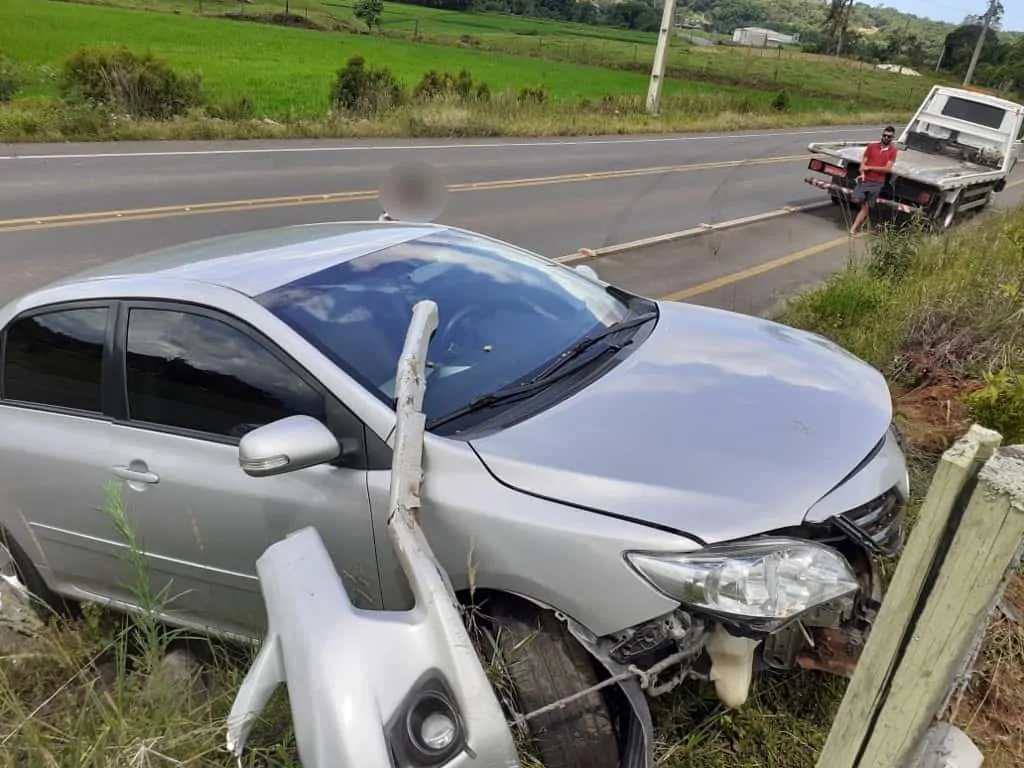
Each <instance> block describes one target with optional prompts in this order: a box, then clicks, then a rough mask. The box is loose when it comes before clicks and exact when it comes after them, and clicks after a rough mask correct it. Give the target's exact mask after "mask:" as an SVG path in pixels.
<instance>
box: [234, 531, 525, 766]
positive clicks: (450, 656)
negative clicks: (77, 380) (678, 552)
mask: <svg viewBox="0 0 1024 768" xmlns="http://www.w3.org/2000/svg"><path fill="white" fill-rule="evenodd" d="M256 570H257V572H258V573H259V577H260V586H261V588H262V591H263V596H264V601H265V603H266V607H267V619H268V629H269V631H268V633H267V636H266V639H265V640H264V641H263V646H262V648H261V649H260V653H259V655H258V657H257V659H256V661H255V663H254V664H253V666H252V668H251V669H250V670H249V674H248V675H247V676H246V678H245V680H244V681H243V683H242V686H241V688H240V690H239V692H238V697H237V699H236V700H235V703H234V706H233V707H232V708H231V713H230V715H229V716H228V723H227V725H228V728H227V730H228V734H227V736H228V738H227V746H228V749H229V751H231V752H232V753H233V754H234V755H235V756H236V757H238V758H241V757H242V752H243V750H244V748H245V742H246V740H247V737H248V735H249V731H250V729H251V728H252V726H253V724H254V723H255V721H256V719H257V717H258V716H259V713H260V712H261V711H262V710H263V708H264V707H265V706H266V704H267V701H268V700H269V699H270V696H271V694H272V693H273V692H274V690H275V689H276V688H277V686H278V685H279V684H281V683H286V684H287V686H288V694H289V696H288V698H289V701H290V703H291V710H292V721H293V723H294V727H295V739H296V742H297V744H298V749H299V756H300V759H301V760H302V765H303V766H304V768H519V766H520V762H519V758H518V755H517V754H516V749H515V744H514V742H513V739H512V732H511V731H510V730H509V728H508V725H507V724H506V722H505V717H504V713H503V712H502V711H501V706H500V704H499V703H498V700H497V698H496V697H495V694H494V691H493V689H492V688H491V685H490V682H489V681H488V679H487V676H486V673H485V671H484V669H483V667H482V666H481V665H480V662H479V659H478V658H477V656H476V652H475V651H474V650H473V648H472V645H471V643H470V641H469V637H468V635H467V634H466V631H465V628H464V627H463V626H462V624H461V619H460V618H459V617H458V614H457V613H456V612H455V608H454V607H450V610H446V609H447V608H449V606H441V608H440V609H439V607H438V605H437V604H438V603H440V602H441V601H443V600H446V599H447V595H446V594H444V592H445V591H444V590H443V589H437V590H432V591H431V592H430V594H422V592H423V591H425V590H424V589H423V587H424V585H423V584H422V583H420V582H414V585H413V586H414V591H415V588H419V589H420V591H421V594H420V595H418V597H420V598H429V599H420V600H419V601H418V602H417V605H416V607H415V608H413V609H412V610H410V611H397V612H395V611H363V610H360V609H357V608H356V607H355V606H353V605H352V603H351V602H350V601H349V599H348V595H347V593H346V592H345V588H344V586H343V585H342V582H341V579H340V577H339V576H338V573H337V571H336V570H335V567H334V564H333V562H332V560H331V558H330V556H329V555H328V553H327V550H326V548H325V547H324V545H323V541H322V540H321V538H320V536H319V534H318V533H317V532H316V530H315V529H313V528H303V529H302V530H300V531H298V532H297V533H295V534H292V535H290V536H288V537H287V538H285V539H283V540H282V541H279V542H277V543H276V544H273V545H271V547H269V548H268V549H267V551H266V552H265V553H264V554H263V556H262V557H260V559H259V560H257V562H256ZM418 575H419V573H415V572H414V574H413V579H415V578H416V576H418Z"/></svg>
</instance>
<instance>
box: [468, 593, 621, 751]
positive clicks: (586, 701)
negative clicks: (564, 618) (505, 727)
mask: <svg viewBox="0 0 1024 768" xmlns="http://www.w3.org/2000/svg"><path fill="white" fill-rule="evenodd" d="M483 613H485V614H486V615H487V619H488V620H487V624H488V629H487V632H486V635H487V638H488V642H489V644H490V646H491V649H490V650H491V651H492V652H494V653H495V656H496V660H497V661H498V664H497V665H495V664H493V663H492V665H491V668H492V669H494V668H495V667H497V670H498V672H499V673H500V674H501V677H502V678H503V679H502V680H501V681H499V682H498V683H497V687H499V688H501V687H503V686H504V685H507V684H510V685H509V686H508V687H509V688H510V689H511V690H510V691H508V692H507V693H510V694H511V696H509V695H507V694H506V695H504V696H503V697H502V698H504V699H506V706H507V707H508V708H514V709H515V711H516V712H518V713H519V714H527V713H530V712H532V711H534V710H537V709H540V708H542V707H545V706H547V705H549V704H553V703H554V702H556V701H559V700H560V699H563V698H565V697H567V696H572V695H574V694H577V693H579V692H580V691H583V690H585V689H587V688H590V687H591V686H593V685H596V684H597V683H598V682H599V681H600V679H599V676H598V673H597V668H596V665H595V663H594V660H593V659H592V658H591V657H590V654H589V653H588V652H587V651H586V649H585V648H583V646H581V645H580V644H579V643H578V642H577V641H576V639H575V638H574V637H573V636H572V635H571V634H570V633H569V630H568V629H567V628H566V626H565V625H564V624H563V623H562V622H561V621H559V620H558V619H557V618H556V617H555V615H554V614H553V613H551V612H550V611H540V610H534V609H532V607H525V606H519V605H509V604H507V603H497V604H495V605H490V604H488V605H487V606H485V607H483ZM508 698H512V699H513V700H514V701H513V702H509V701H508ZM509 705H511V706H509ZM525 730H526V734H525V735H526V736H527V738H528V740H529V741H531V742H532V746H533V750H532V751H534V752H535V753H536V756H537V757H538V758H539V759H540V762H541V763H542V764H543V766H544V768H617V766H618V765H619V747H618V738H617V735H616V729H615V725H614V722H613V719H612V715H611V712H610V709H609V707H608V703H607V701H606V699H605V696H604V695H603V694H602V692H601V691H595V692H593V693H590V694H587V695H586V696H584V697H581V698H579V699H576V700H574V701H572V702H569V703H567V704H566V705H564V706H563V707H559V708H558V709H555V710H553V711H550V712H546V713H544V714H541V715H538V716H536V717H534V718H531V719H530V720H529V721H527V722H526V724H525Z"/></svg>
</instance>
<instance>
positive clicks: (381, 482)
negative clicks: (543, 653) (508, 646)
mask: <svg viewBox="0 0 1024 768" xmlns="http://www.w3.org/2000/svg"><path fill="white" fill-rule="evenodd" d="M423 469H424V481H423V490H422V509H421V511H420V524H421V526H422V527H423V531H424V533H425V534H426V537H427V540H428V541H429V542H430V546H431V548H432V549H433V551H434V554H435V555H436V556H437V559H438V561H439V562H440V563H441V565H443V566H444V568H445V570H446V571H447V573H448V576H449V577H450V579H451V581H452V585H453V586H454V588H455V589H456V590H458V591H463V590H472V589H481V590H484V589H489V590H496V591H502V592H510V593H515V594H520V595H524V596H526V597H528V598H531V599H532V600H534V601H537V602H540V603H543V604H546V605H548V606H551V607H552V608H555V609H557V610H560V611H562V612H563V613H565V614H566V615H568V616H571V617H572V618H573V619H575V620H576V621H578V622H580V623H581V624H582V625H583V626H585V627H587V628H588V629H589V630H590V631H592V632H594V633H596V634H598V635H604V634H607V633H610V632H616V631H619V630H622V629H625V628H628V627H631V626H634V625H636V624H639V623H642V622H645V621H648V620H650V619H654V618H657V617H658V616H662V615H664V614H666V613H668V612H670V611H672V610H674V609H675V608H677V607H678V605H679V604H678V602H677V601H675V600H672V599H671V598H669V597H667V596H666V595H663V594H661V593H660V592H658V591H657V590H655V589H654V588H653V587H651V586H650V584H648V583H647V582H646V581H644V580H643V579H642V578H641V577H640V576H639V575H637V574H636V573H635V572H634V571H633V570H632V568H631V567H630V566H629V565H628V564H627V563H626V561H625V559H624V558H623V553H624V552H625V551H627V550H630V549H638V550H643V551H648V552H686V551H692V550H695V549H698V548H699V545H698V544H697V543H696V542H694V541H692V540H690V539H687V538H684V537H682V536H679V535H676V534H671V533H666V532H663V531H661V530H658V529H657V528H652V527H649V526H645V525H642V524H640V523H635V522H631V521H626V520H620V519H617V518H615V517H610V516H608V515H604V514H601V513H599V512H591V511H588V510H585V509H578V508H575V507H570V506H567V505H564V504H560V503H558V502H554V501H549V500H547V499H542V498H538V497H536V496H530V495H528V494H524V493H521V492H519V491H516V490H514V489H511V488H508V487H507V486H504V485H502V484H500V483H499V482H498V481H497V480H495V479H494V478H493V477H492V476H491V475H490V474H489V473H488V472H487V470H486V468H485V467H484V466H483V463H482V462H481V461H480V460H479V459H478V458H477V456H476V454H475V453H474V452H473V451H472V450H471V449H470V448H469V446H468V445H466V444H465V443H461V442H458V441H455V440H448V439H445V438H439V437H436V436H433V435H429V434H428V435H427V436H426V439H425V444H424V457H423ZM389 482H390V472H387V471H378V472H370V473H369V487H370V504H371V506H372V507H373V520H374V528H375V530H376V539H377V542H378V559H379V563H380V573H381V585H382V591H383V595H384V604H385V607H386V608H388V609H395V610H398V609H402V608H407V607H408V606H409V601H410V600H411V596H410V594H409V592H408V587H407V586H406V585H405V579H404V576H403V575H402V573H401V567H400V566H399V564H398V561H397V559H396V557H395V554H394V552H393V550H392V549H391V547H390V546H389V545H388V544H387V542H388V541H389V539H388V536H387V518H388V487H389ZM484 610H485V611H486V609H484Z"/></svg>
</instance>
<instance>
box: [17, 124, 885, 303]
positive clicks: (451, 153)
mask: <svg viewBox="0 0 1024 768" xmlns="http://www.w3.org/2000/svg"><path fill="white" fill-rule="evenodd" d="M873 133H874V131H873V130H872V129H863V128H861V129H858V128H830V129H822V130H802V131H763V132H748V133H741V134H709V135H687V136H642V137H613V138H604V139H570V140H549V141H544V140H540V141H521V140H511V141H509V140H504V141H461V140H457V141H448V142H438V141H390V142H381V141H373V142H369V141H362V142H356V141H349V142H312V141H310V142H287V143H282V142H278V143H272V142H252V143H249V142H246V143H206V142H203V143H193V142H189V143H160V144H133V143H126V144H116V145H110V144H106V145H103V144H83V145H57V146H54V145H26V146H0V265H2V271H0V301H2V300H6V299H8V298H10V297H11V296H13V295H15V294H17V293H19V292H21V291H24V290H27V289H30V288H32V287H35V286H37V285H40V284H42V283H45V282H48V281H49V280H53V279H56V278H58V277H60V276H63V275H64V274H67V273H69V272H73V271H76V270H77V269H79V268H83V267H86V266H91V265H93V264H96V263H100V262H103V261H107V260H110V259H116V258H121V257H124V256H128V255H131V254H133V253H138V252H141V251H145V250H149V249H151V248H157V247H161V246H164V245H170V244H173V243H178V242H182V241H187V240H192V239H199V238H203V237H209V236H214V235H218V234H226V233H231V232H239V231H246V230H252V229H259V228H266V227H274V226H279V225H285V224H298V223H306V222H313V221H322V220H327V219H344V218H376V216H377V215H378V214H379V213H380V208H379V206H378V204H377V202H376V199H375V192H376V189H377V187H378V184H379V182H380V179H381V178H382V177H383V175H384V173H385V172H386V171H387V169H388V168H389V167H391V165H392V164H394V163H395V162H398V161H404V160H412V159H415V160H426V161H428V162H430V163H432V164H434V165H435V166H436V167H437V168H439V169H440V170H441V171H442V173H443V175H444V178H445V181H446V182H447V183H448V184H449V185H453V186H455V191H453V192H452V193H451V194H450V195H449V198H448V201H447V205H446V208H445V211H444V213H443V214H442V216H441V217H440V220H441V221H444V222H448V223H452V224H455V225H458V226H463V227H467V228H469V229H474V230H477V231H480V232H484V233H487V234H491V235H494V236H496V237H499V238H502V239H506V240H509V241H511V242H515V243H517V244H520V245H523V246H525V247H527V248H531V249H533V250H536V251H539V252H541V253H544V254H546V255H550V256H559V255H562V254H565V253H570V252H572V251H575V250H576V249H577V248H579V247H590V248H596V247H600V246H603V245H609V244H614V243H620V242H625V241H630V240H634V239H637V238H642V237H647V236H651V235H658V234H662V233H664V232H669V231H673V230H679V229H685V228H687V227H690V226H695V225H698V224H701V223H709V222H720V221H724V220H729V219H733V218H737V217H742V216H747V215H750V214H755V213H759V212H762V211H765V210H769V209H775V208H779V207H781V206H783V205H786V204H791V203H793V204H799V203H804V202H808V201H817V200H821V193H820V192H819V191H818V190H815V189H813V188H811V187H809V186H808V185H806V184H804V183H803V181H802V179H803V176H804V170H805V169H806V164H807V156H808V153H807V149H806V148H807V144H808V142H810V141H813V140H817V139H829V138H832V139H836V140H841V139H850V140H853V139H858V138H866V137H870V136H871V135H873ZM587 174H599V176H598V177H597V178H591V177H588V176H587ZM474 184H475V185H478V186H476V187H473V186H472V185H474ZM339 193H340V194H341V195H344V196H347V197H345V198H344V199H337V198H334V199H329V200H326V201H325V200H323V199H322V198H321V199H317V198H316V196H322V195H325V194H339ZM294 196H312V198H310V197H306V198H304V199H302V200H295V199H289V198H291V197H294ZM268 199H270V200H269V201H268ZM253 201H262V202H257V203H255V204H254V202H253ZM225 202H229V203H231V204H230V205H218V206H217V207H215V208H213V209H212V210H210V209H201V208H200V209H196V208H195V206H197V205H198V206H202V205H204V204H222V203H225ZM164 206H180V207H189V208H191V209H192V210H189V211H183V210H180V209H179V210H177V211H174V212H168V211H150V212H148V213H141V214H140V213H131V212H132V211H136V212H137V211H138V210H139V209H152V208H155V207H164ZM86 213H90V214H91V213H107V214H109V215H107V216H104V217H100V218H101V219H107V221H106V223H95V221H94V219H93V218H85V219H72V220H70V221H69V220H67V219H54V218H53V217H59V216H67V215H71V214H86Z"/></svg>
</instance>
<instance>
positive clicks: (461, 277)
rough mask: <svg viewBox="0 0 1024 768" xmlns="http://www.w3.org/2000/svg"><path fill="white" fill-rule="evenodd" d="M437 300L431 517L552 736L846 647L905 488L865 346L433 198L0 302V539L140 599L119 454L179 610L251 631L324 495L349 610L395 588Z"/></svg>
mask: <svg viewBox="0 0 1024 768" xmlns="http://www.w3.org/2000/svg"><path fill="white" fill-rule="evenodd" d="M421 300H430V301H433V302H435V303H436V305H437V309H438V318H439V324H438V327H437V330H436V332H435V334H434V336H433V338H432V340H431V343H430V345H429V349H428V359H427V363H426V366H427V371H428V380H427V381H428V385H427V387H426V395H425V399H424V402H423V408H422V410H423V412H424V414H425V417H426V435H425V436H424V442H423V469H424V481H423V487H422V499H421V505H422V508H421V524H422V527H423V531H424V534H425V536H426V538H427V539H428V540H429V541H430V543H431V546H432V548H433V550H434V552H435V554H436V557H437V559H438V561H439V562H440V564H441V565H442V566H443V568H444V569H445V571H446V572H447V574H448V577H449V578H450V580H451V584H452V586H453V589H454V590H455V592H456V594H457V595H458V597H459V599H460V600H461V601H462V602H463V603H464V605H465V606H466V607H467V616H469V617H471V618H472V621H473V622H474V625H480V626H482V627H483V628H484V631H482V632H481V635H482V636H484V637H486V638H490V641H491V643H492V645H493V646H494V649H496V650H503V651H506V652H510V653H511V652H512V651H516V655H517V656H518V658H517V659H516V661H515V663H512V664H510V665H509V668H508V673H509V676H510V678H511V681H512V684H513V686H514V689H515V696H514V699H513V703H514V706H515V708H516V709H517V712H518V714H519V715H524V714H525V715H530V717H529V718H528V719H527V720H525V727H526V729H527V730H528V732H529V734H530V736H531V737H532V738H533V742H534V744H535V746H536V750H537V752H538V755H539V757H540V758H541V760H542V761H543V763H544V764H545V766H547V768H566V767H567V766H587V768H613V766H619V765H625V766H630V767H632V766H639V765H650V764H651V751H652V748H651V738H650V715H649V712H648V710H647V705H646V700H645V696H644V693H646V694H647V695H648V696H650V695H657V694H659V693H662V692H664V691H667V690H670V689H671V688H672V687H674V686H675V685H678V684H680V683H682V682H683V681H685V680H686V679H687V678H692V677H703V678H705V679H709V680H713V681H714V684H715V687H716V690H717V692H718V695H719V696H720V697H721V699H722V700H723V701H724V702H725V703H726V704H727V705H729V706H739V705H742V704H743V702H744V701H745V699H746V696H747V692H748V689H749V685H750V680H751V675H752V674H753V673H754V672H755V671H756V670H757V669H760V668H764V667H769V668H774V669H791V668H795V667H797V666H800V667H805V668H818V669H826V670H829V671H833V672H840V673H842V672H843V671H844V670H848V668H849V666H850V664H852V663H853V660H855V658H856V655H857V652H858V648H859V647H860V646H862V645H863V642H864V639H865V637H866V634H867V632H868V630H869V628H870V625H871V622H872V620H873V618H874V615H875V610H876V608H877V607H878V601H879V600H880V597H881V586H880V581H879V577H878V572H877V563H878V562H879V559H880V558H882V557H884V556H886V555H891V554H894V553H895V552H896V551H897V550H898V549H899V547H900V546H901V544H902V540H903V539H902V517H903V509H904V506H905V502H906V500H907V497H908V492H909V488H908V486H909V483H908V476H907V469H906V463H905V459H904V455H903V452H902V449H901V446H900V440H901V438H900V435H899V433H898V431H897V429H896V428H895V427H894V426H893V424H892V407H891V400H890V396H889V391H888V389H887V387H886V384H885V381H884V379H883V378H882V376H881V374H880V373H879V372H878V371H876V370H874V369H873V368H871V367H870V366H868V365H867V364H865V363H864V362H862V361H861V360H859V359H857V358H855V357H854V356H852V355H850V354H848V353H847V352H845V351H844V350H842V349H841V348H839V347H837V346H836V345H835V344H833V343H832V342H830V341H828V340H826V339H824V338H822V337H819V336H816V335H812V334H808V333H804V332H801V331H797V330H794V329H792V328H789V327H786V326H783V325H779V324H776V323H773V322H770V321H767V320H763V319H758V318H754V317H749V316H744V315H739V314H734V313H730V312H725V311H721V310H717V309H712V308H707V307H702V306H696V305H690V304H684V303H671V302H659V301H655V300H652V299H649V298H646V297H643V296H638V295H635V294H633V293H631V292H629V291H625V290H623V289H621V288H618V287H615V286H612V285H607V284H605V283H603V282H602V281H601V280H600V279H598V278H597V277H596V275H595V274H594V273H593V271H592V270H587V269H586V268H584V269H573V268H570V267H568V266H566V265H563V264H560V263H557V262H555V261H553V260H550V259H547V258H545V257H543V256H540V255H537V254H535V253H532V252H529V251H527V250H524V249H522V248H519V247H516V246H514V245H511V244H508V243H505V242H501V241H499V240H496V239H493V238H490V237H487V236H484V235H481V234H477V233H473V232H469V231H466V230H463V229H458V228H455V227H451V226H443V225H437V224H413V223H400V222H395V221H378V222H338V223H323V224H317V225H307V226H295V227H285V228H279V229H273V230H268V231H262V232H250V233H247V234H243V235H230V236H225V237H220V238H215V239H212V240H207V241H203V242H198V243H191V244H186V245H180V246H175V247H172V248H169V249H164V250H160V251H156V252H153V253H150V254H144V255H141V256H138V257H135V258H132V259H129V260H126V261H122V262H117V263H113V264H108V265H105V266H101V267H98V268H95V269H92V270H90V271H88V272H85V273H83V274H80V275H76V276H73V277H70V278H67V279H64V280H61V281H59V282H57V283H55V284H52V285H50V286H47V287H45V288H42V289H40V290H37V291H35V292H33V293H31V294H29V295H26V296H24V297H22V298H20V299H18V300H16V301H14V302H13V303H11V304H9V305H8V306H7V307H5V308H4V309H3V310H2V311H0V328H2V329H3V332H2V343H3V361H2V363H3V370H2V376H0V380H2V390H0V488H3V495H2V496H0V524H2V526H3V533H4V538H3V540H4V541H5V542H6V548H5V550H4V553H5V555H4V556H5V557H6V559H7V561H8V564H9V566H10V568H11V569H13V570H15V571H16V572H17V573H18V574H19V575H20V577H21V578H22V580H23V581H24V582H25V583H27V584H29V585H30V586H31V587H32V588H33V591H35V592H36V593H37V594H40V595H41V596H42V597H44V598H45V599H49V600H51V601H56V600H59V599H60V598H71V599H88V600H94V601H104V602H110V603H112V604H113V605H115V606H118V607H121V608H124V609H126V610H134V609H136V608H137V606H136V604H135V603H134V598H133V594H132V590H131V586H130V585H131V583H132V570H131V566H130V564H129V563H128V561H127V559H126V558H124V556H123V555H124V550H125V545H124V543H123V542H122V541H120V540H119V539H118V537H117V534H116V531H115V528H114V526H113V525H112V524H111V522H110V520H109V519H107V518H106V517H105V516H104V515H102V514H100V513H98V512H97V511H96V510H97V508H99V507H102V505H103V495H104V486H105V485H106V484H107V482H108V481H110V480H111V479H112V478H113V479H117V480H120V481H122V482H123V483H124V486H125V488H126V492H125V497H126V501H127V505H128V509H129V511H130V517H131V520H132V522H133V523H134V525H135V526H136V528H137V537H138V540H139V541H141V542H143V547H144V551H145V556H146V558H147V563H148V568H149V572H150V580H151V583H152V588H153V590H154V591H156V592H160V591H163V590H166V593H167V594H172V595H174V600H173V602H172V603H171V604H170V605H168V607H167V609H166V615H164V616H163V618H164V619H165V620H167V621H169V622H171V623H174V624H178V625H182V626H188V627H194V628H198V629H203V630H206V631H211V632H214V633H219V634H222V635H226V636H240V637H244V638H250V639H251V638H256V637H258V636H259V635H260V634H261V633H262V632H263V631H264V630H265V628H266V627H265V623H266V614H265V611H264V608H263V604H262V599H261V594H260V589H259V582H258V579H257V576H256V562H257V560H258V559H259V557H260V555H261V554H262V553H263V552H264V551H265V550H266V549H267V548H268V547H269V546H270V545H271V544H273V543H274V542H276V541H279V540H281V539H282V538H285V537H286V536H287V535H288V534H289V533H291V532H294V531H297V530H300V529H303V528H306V527H313V528H315V529H316V530H317V532H318V533H319V535H320V536H321V537H322V540H323V542H324V545H325V547H326V549H327V551H328V552H329V553H330V556H331V558H332V559H333V562H334V565H335V567H336V568H337V570H338V572H339V573H340V574H341V576H342V578H343V581H344V583H345V588H346V590H347V591H348V592H349V594H351V595H352V596H353V602H354V604H355V605H356V607H357V608H360V609H385V610H404V609H408V608H409V607H410V606H411V604H412V595H411V592H410V589H409V586H408V584H407V582H406V580H405V579H404V578H403V575H402V570H401V568H400V567H399V563H398V561H397V560H396V557H395V553H394V551H393V549H392V548H391V547H390V546H389V545H388V543H387V542H388V538H387V534H386V531H387V519H388V509H389V477H390V469H391V456H392V451H391V448H390V447H389V442H388V440H389V436H390V435H391V433H392V431H393V429H394V427H395V419H396V416H395V395H396V392H395V371H396V362H397V361H398V359H399V356H400V354H401V350H402V345H403V341H404V338H405V334H406V330H407V327H408V324H409V321H410V318H411V316H412V309H413V307H414V306H415V305H416V304H417V303H418V302H420V301H421ZM299 415H302V416H307V417H309V418H308V419H304V420H299V421H296V420H295V419H293V418H292V417H295V416H299ZM26 435H31V436H32V439H31V440H26V439H25V436H26ZM40 467H47V472H45V473H41V472H39V468H40ZM0 566H3V564H0ZM538 630H539V631H538ZM610 678H614V681H615V684H614V685H607V686H605V687H603V688H600V689H598V688H595V687H594V686H597V685H599V684H600V683H601V682H602V681H606V680H608V679H610ZM581 691H584V692H586V693H585V695H583V696H577V697H576V698H573V699H570V700H568V701H567V702H563V704H564V706H560V707H555V708H553V709H544V708H545V707H547V705H549V704H551V703H552V702H557V701H559V700H563V699H565V697H570V696H574V695H576V694H579V693H580V692H581ZM510 706H511V705H510ZM515 722H519V723H522V722H523V720H522V718H519V719H518V720H516V721H515Z"/></svg>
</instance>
